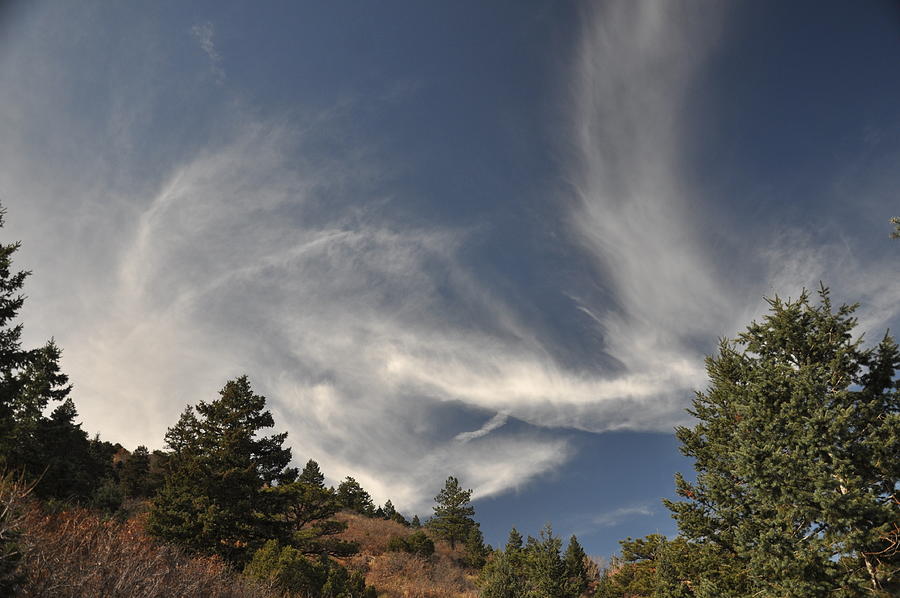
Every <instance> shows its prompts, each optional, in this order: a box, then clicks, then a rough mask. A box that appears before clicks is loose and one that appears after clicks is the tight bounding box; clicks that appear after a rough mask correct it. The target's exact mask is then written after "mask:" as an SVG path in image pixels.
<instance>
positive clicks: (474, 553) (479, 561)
mask: <svg viewBox="0 0 900 598" xmlns="http://www.w3.org/2000/svg"><path fill="white" fill-rule="evenodd" d="M464 555H465V556H464V557H463V563H464V564H465V566H466V567H469V568H470V569H481V568H482V567H484V564H485V562H487V556H488V552H487V548H486V547H485V545H484V536H483V535H482V533H481V528H480V526H479V525H478V524H477V523H476V524H475V525H473V526H472V527H471V528H469V535H468V536H466V544H465V549H464Z"/></svg>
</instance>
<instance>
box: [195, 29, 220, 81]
mask: <svg viewBox="0 0 900 598" xmlns="http://www.w3.org/2000/svg"><path fill="white" fill-rule="evenodd" d="M215 34H216V29H215V27H214V26H213V24H212V23H211V22H209V21H206V22H205V23H198V24H196V25H194V26H193V27H191V36H192V37H193V38H194V39H195V40H196V41H197V43H198V44H199V45H200V49H201V50H203V52H204V53H205V54H206V55H207V56H208V57H209V62H210V65H211V67H212V71H213V74H214V75H215V76H216V80H218V81H219V82H220V83H221V82H222V81H224V80H225V68H224V67H223V66H222V56H221V55H220V54H219V51H218V50H217V49H216V44H215V40H214V37H215Z"/></svg>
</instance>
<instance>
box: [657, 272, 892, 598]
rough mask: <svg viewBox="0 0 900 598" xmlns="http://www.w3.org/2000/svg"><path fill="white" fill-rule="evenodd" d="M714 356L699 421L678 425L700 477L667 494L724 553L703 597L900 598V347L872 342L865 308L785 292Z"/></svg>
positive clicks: (698, 536) (700, 397)
mask: <svg viewBox="0 0 900 598" xmlns="http://www.w3.org/2000/svg"><path fill="white" fill-rule="evenodd" d="M769 303H770V307H771V309H770V312H769V314H768V315H767V316H766V317H765V318H764V319H763V320H762V321H761V322H759V323H756V322H754V323H752V324H751V325H750V326H749V327H748V329H747V331H746V332H744V333H743V334H741V335H740V336H739V337H738V338H737V340H736V341H735V342H728V341H723V342H722V343H721V345H720V347H719V352H718V354H717V355H716V356H714V357H710V358H709V359H707V371H708V372H709V377H710V380H711V383H710V386H709V388H708V389H707V390H706V392H700V393H697V397H696V399H695V400H694V403H693V409H692V410H691V413H692V414H693V415H694V416H695V417H696V418H697V420H698V423H697V424H696V425H695V426H694V427H691V428H686V427H681V428H678V429H677V436H678V438H679V440H680V441H681V443H682V452H683V453H684V454H685V455H687V456H689V457H692V458H693V459H694V461H695V468H696V470H697V479H696V482H693V483H691V482H688V481H687V480H685V479H684V478H683V477H681V476H678V477H677V478H676V485H677V492H678V494H679V495H681V496H682V497H684V498H685V499H687V500H686V501H681V502H668V503H667V504H668V506H669V508H670V509H672V511H673V512H674V517H675V518H676V519H677V521H678V525H679V527H680V529H681V533H682V534H683V535H684V536H685V537H687V538H688V539H689V540H692V541H694V542H695V543H697V544H698V546H699V547H700V548H703V547H704V546H705V545H710V546H712V547H714V548H715V550H716V552H718V553H719V554H721V555H722V558H721V559H719V561H718V565H716V564H714V563H711V565H710V566H709V567H708V568H707V569H706V570H705V571H704V572H702V573H701V574H700V578H699V579H695V580H693V581H694V583H693V587H695V588H697V590H696V593H697V595H698V596H745V595H750V594H754V595H765V596H784V597H798V598H799V597H807V596H825V595H828V596H841V597H845V596H846V597H849V596H865V595H879V596H881V595H883V596H888V595H890V596H896V595H900V571H898V569H900V497H898V493H897V488H898V487H900V458H898V456H900V394H898V392H897V388H898V384H897V382H896V381H895V379H894V376H895V371H896V368H897V367H898V365H900V352H898V348H897V345H896V343H895V342H894V341H893V340H892V339H891V338H890V337H888V336H885V337H884V338H883V339H882V341H881V342H880V343H879V344H878V345H877V346H876V347H874V348H869V349H864V348H863V347H862V345H861V341H860V339H854V337H853V331H854V328H855V326H856V319H855V318H854V317H853V316H852V314H853V311H854V309H855V306H846V305H844V306H841V307H839V308H838V309H837V310H836V311H835V310H833V309H832V304H831V300H830V298H829V294H828V291H827V290H826V289H824V288H823V289H822V290H821V292H820V302H819V303H818V304H813V303H811V302H810V300H809V296H808V295H807V293H803V294H802V295H801V296H800V298H799V299H797V300H796V301H782V300H781V299H778V298H776V299H774V300H771V301H770V302H769Z"/></svg>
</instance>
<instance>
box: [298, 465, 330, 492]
mask: <svg viewBox="0 0 900 598" xmlns="http://www.w3.org/2000/svg"><path fill="white" fill-rule="evenodd" d="M297 481H298V482H303V483H304V484H311V485H313V486H318V487H319V488H324V487H325V474H323V473H322V470H320V469H319V464H318V463H316V462H315V461H313V460H312V459H310V460H309V461H307V462H306V466H305V467H304V468H303V471H302V472H300V477H298V478H297Z"/></svg>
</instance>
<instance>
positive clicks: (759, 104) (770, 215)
mask: <svg viewBox="0 0 900 598" xmlns="http://www.w3.org/2000/svg"><path fill="white" fill-rule="evenodd" d="M898 65H900V9H898V8H897V5H896V3H893V2H888V1H879V0H871V1H870V2H864V3H849V2H828V1H826V2H823V1H821V0H817V1H814V2H813V1H805V0H803V1H800V0H798V1H795V2H790V3H785V2H776V1H759V0H752V1H750V0H745V1H738V0H734V1H731V2H715V1H712V0H709V1H700V0H697V1H694V2H679V1H666V2H663V1H650V0H643V1H628V0H621V1H611V2H600V1H597V2H587V1H585V2H574V1H556V0H553V1H551V0H544V1H537V0H509V1H502V0H497V1H495V2H482V1H475V0H466V1H454V2H417V1H413V0H409V1H394V0H386V1H383V2H377V3H375V2H361V1H350V0H347V1H341V2H328V3H322V2H303V1H301V2H274V1H273V2H269V3H265V4H262V5H260V4H257V3H244V2H221V1H215V2H194V3H183V2H175V1H162V2H154V3H123V2H118V3H113V2H93V1H90V0H88V1H85V2H78V3H72V2H64V1H58V2H42V1H38V2H27V3H26V2H21V3H16V2H6V3H3V4H2V5H0V165H2V166H0V202H2V205H3V206H4V207H5V208H6V210H7V216H6V225H5V228H4V229H3V230H2V239H3V242H11V241H14V240H19V241H21V242H22V248H21V250H20V251H19V253H18V254H17V262H16V264H17V265H18V266H20V267H22V268H26V269H29V270H32V272H33V274H32V275H31V277H30V278H29V279H28V282H27V286H26V294H27V296H28V299H27V302H26V306H25V308H24V309H23V311H22V314H21V320H22V322H23V323H24V325H25V329H24V338H25V340H26V343H28V344H29V345H30V346H37V345H39V344H42V343H43V342H45V341H46V340H47V339H49V338H51V337H53V338H55V339H56V341H57V343H58V344H59V345H60V346H61V347H62V349H63V351H64V353H63V360H62V363H63V367H64V369H65V371H66V372H67V373H68V374H69V376H70V377H71V379H72V382H73V383H74V385H75V391H74V393H73V398H74V400H75V402H76V405H77V407H78V409H79V413H80V417H81V420H82V422H83V426H84V429H86V430H88V431H90V432H91V433H95V432H99V433H100V434H101V436H102V437H103V438H104V439H107V440H110V441H113V442H120V443H122V444H123V445H125V446H126V447H130V448H134V447H135V446H137V445H139V444H144V445H147V446H149V447H151V448H162V447H163V444H164V441H163V435H164V433H165V431H166V429H167V427H169V426H171V425H173V424H174V423H175V422H176V421H177V418H178V415H179V413H180V412H181V411H182V410H183V408H184V406H185V405H187V404H194V403H196V402H198V401H201V400H206V401H209V400H212V399H214V398H215V397H216V396H217V395H216V392H217V391H218V390H219V389H220V388H221V387H222V386H223V385H224V383H225V382H226V381H227V380H229V379H232V378H235V377H237V376H239V375H241V374H247V375H248V376H249V378H250V380H251V383H252V384H253V386H254V389H255V390H256V391H257V392H259V393H261V394H264V395H265V396H266V397H267V398H268V404H269V406H270V408H271V410H272V412H273V415H274V416H275V420H276V427H277V429H278V430H284V431H287V432H288V434H289V436H288V444H289V445H290V446H291V447H292V449H293V454H294V459H295V461H296V463H297V464H299V465H302V464H303V463H305V461H306V460H307V459H309V458H313V459H315V460H316V461H318V462H319V464H320V465H321V467H322V469H323V471H324V473H325V474H326V476H327V477H328V479H329V481H330V482H331V483H337V482H339V481H340V480H341V479H342V478H343V477H344V476H347V475H350V476H353V477H355V478H356V479H357V480H358V481H359V482H360V483H361V484H362V485H363V486H364V487H365V488H366V489H368V490H369V491H370V492H371V493H372V495H373V497H374V498H375V500H376V501H377V502H379V503H380V502H383V501H384V500H386V499H390V500H391V501H392V502H393V503H394V504H395V505H397V506H398V508H399V509H400V510H401V511H403V512H405V513H406V514H407V515H411V514H413V513H418V514H419V515H420V516H427V515H428V514H429V513H430V509H431V506H432V504H433V497H434V496H435V495H436V494H437V492H438V491H439V490H440V488H441V486H442V485H443V481H444V480H445V479H446V477H447V476H448V475H455V476H457V477H458V478H459V479H460V481H461V483H462V484H463V485H464V486H465V487H467V488H471V489H473V491H474V499H475V507H476V517H477V518H478V519H479V520H480V521H481V525H482V529H483V531H484V533H485V537H486V540H487V541H488V542H491V543H493V544H495V545H496V544H502V543H504V542H505V538H506V534H507V532H508V531H509V529H510V527H512V526H514V525H515V526H516V527H517V528H518V529H519V530H520V531H522V532H523V533H525V534H532V535H536V534H537V532H538V530H539V529H540V528H541V527H542V526H543V525H544V524H545V523H547V522H551V523H552V524H553V526H554V530H555V531H556V532H557V533H559V534H562V535H565V536H568V535H569V534H573V533H575V534H577V535H578V537H579V539H580V541H581V542H582V544H583V545H584V546H585V548H586V550H587V551H588V552H589V553H591V554H595V555H605V556H609V555H611V554H612V553H614V552H615V551H616V550H617V548H618V544H617V541H618V540H619V539H622V538H624V537H626V536H633V537H637V536H643V535H645V534H647V533H654V532H660V533H665V534H674V533H676V531H677V530H676V527H675V525H674V522H673V521H672V520H671V518H670V517H669V515H668V513H667V512H666V509H665V508H664V507H663V506H662V504H661V502H660V499H661V498H663V497H671V496H673V481H672V480H673V476H674V474H675V472H677V471H681V472H683V473H685V474H686V475H688V476H690V472H691V463H690V461H689V460H688V459H686V458H684V457H682V456H681V455H680V454H679V452H678V442H677V440H676V439H675V438H674V436H673V428H674V426H677V425H690V424H691V419H690V416H689V415H688V414H687V413H686V411H685V408H686V407H689V405H690V401H691V398H692V396H693V393H694V391H697V390H702V389H703V388H705V386H706V384H707V378H706V374H705V370H704V357H705V356H706V355H708V354H710V353H712V352H713V351H714V350H715V347H716V344H717V342H718V340H719V339H720V338H722V337H733V336H734V335H735V334H737V333H738V332H740V331H741V330H742V329H743V328H744V327H745V326H746V325H747V324H748V323H749V322H750V321H751V320H753V319H754V318H758V317H760V316H761V315H762V314H763V313H764V312H765V308H766V303H765V300H764V298H765V297H771V296H774V295H775V294H778V295H780V296H784V297H796V296H797V295H798V294H799V293H800V292H801V290H802V289H803V288H815V287H817V286H818V285H819V283H820V282H822V283H824V284H826V285H828V286H829V287H830V288H831V289H832V292H833V296H834V297H835V298H836V299H837V300H838V301H847V302H859V303H860V308H859V312H858V315H859V320H860V325H859V331H860V332H862V331H869V332H868V336H867V338H873V339H877V338H879V337H880V336H881V335H882V334H883V333H884V330H885V329H886V328H888V327H894V328H896V327H897V324H898V322H900V319H898V312H900V276H898V274H900V259H898V257H900V256H898V252H900V245H898V242H892V241H891V240H890V239H889V233H890V232H891V226H890V224H889V223H888V219H889V217H891V216H895V215H900V201H898V194H897V190H898V189H900V109H898V106H900V76H898V74H900V73H898Z"/></svg>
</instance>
